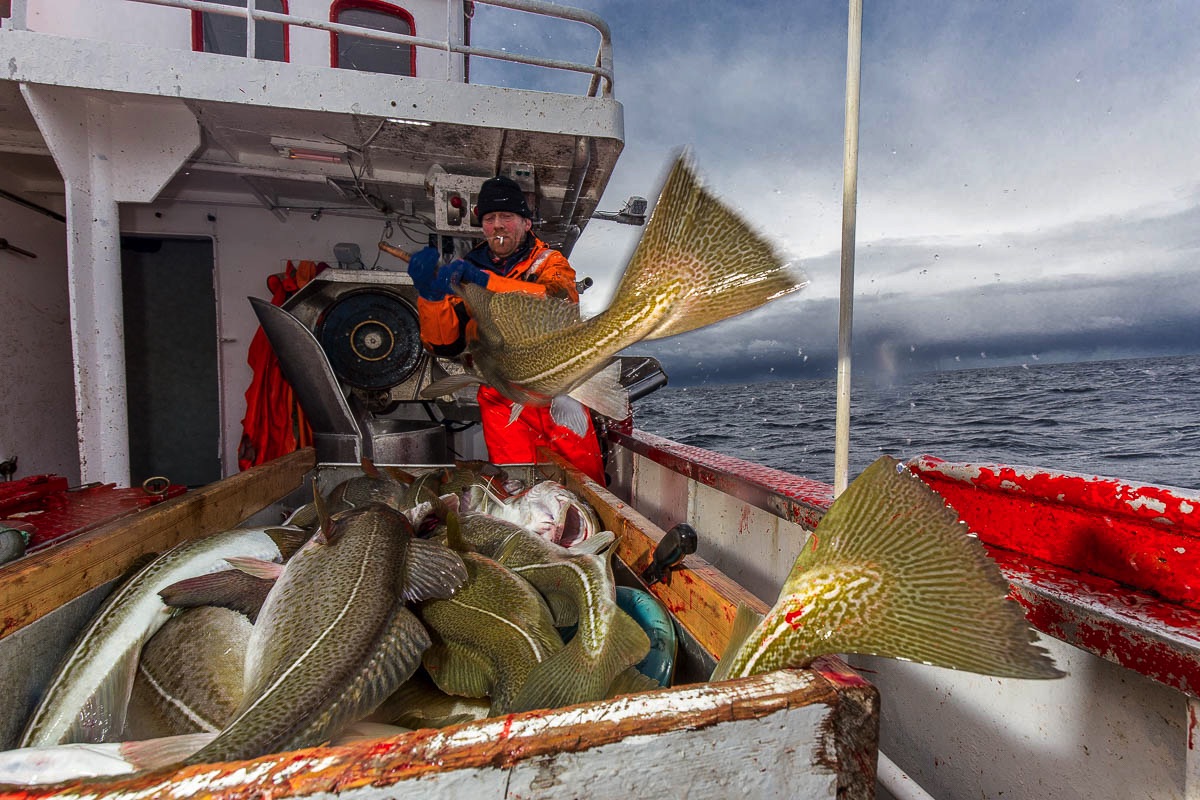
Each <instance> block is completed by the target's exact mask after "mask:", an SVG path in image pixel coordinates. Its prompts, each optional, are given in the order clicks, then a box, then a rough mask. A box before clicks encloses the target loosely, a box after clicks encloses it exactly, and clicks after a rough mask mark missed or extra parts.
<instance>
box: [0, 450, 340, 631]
mask: <svg viewBox="0 0 1200 800" xmlns="http://www.w3.org/2000/svg"><path fill="white" fill-rule="evenodd" d="M314 466H316V454H315V451H314V450H313V449H312V448H305V449H303V450H299V451H297V452H295V453H291V454H289V455H286V456H283V457H281V458H277V459H275V460H274V461H271V462H270V463H268V464H263V465H262V466H259V467H254V468H253V469H249V470H247V471H245V472H242V473H239V474H237V475H233V476H230V477H228V478H225V479H224V480H220V481H217V482H216V483H213V484H210V485H208V486H205V487H204V488H202V489H198V490H196V491H194V492H188V493H187V494H184V495H181V496H179V497H176V498H174V499H172V500H167V501H165V502H163V503H159V504H158V505H155V506H152V507H150V508H148V509H146V510H144V511H141V512H139V513H137V514H134V515H131V516H126V517H122V518H121V519H118V520H114V521H112V522H110V523H108V524H107V525H103V526H101V527H98V528H96V529H95V530H92V531H88V532H87V533H83V534H80V535H79V536H77V537H75V538H73V539H69V540H67V541H65V542H63V543H62V544H61V545H57V546H55V547H52V548H49V549H48V550H44V551H41V552H38V553H33V554H31V555H28V556H26V557H24V558H21V559H18V560H17V561H13V562H11V563H9V564H6V565H4V566H3V567H0V586H3V587H4V594H3V597H0V638H3V637H5V636H7V635H8V634H10V633H12V632H13V631H15V630H18V629H20V628H22V627H24V626H26V625H28V624H29V623H31V622H34V621H35V620H37V619H39V618H41V617H42V616H43V615H45V614H47V613H49V612H51V611H53V610H54V609H56V608H58V607H59V606H61V605H63V604H64V603H66V602H68V601H69V600H72V599H74V598H76V597H78V596H79V595H81V594H83V593H84V592H87V591H89V590H91V589H94V588H95V587H97V586H100V585H101V584H104V583H106V582H108V581H110V580H112V579H114V578H117V577H119V576H120V575H121V574H123V573H124V572H125V571H126V570H127V569H129V567H130V566H131V565H132V564H133V563H134V562H135V561H136V560H137V559H138V558H139V557H141V556H142V555H144V554H146V553H155V552H162V551H164V550H167V549H169V548H171V547H174V546H175V545H177V544H179V543H180V542H182V541H185V540H187V539H194V538H196V537H198V536H204V535H206V534H209V533H215V532H217V531H221V530H226V529H229V528H232V527H235V526H236V525H238V523H240V522H241V521H242V520H243V519H245V518H246V517H248V516H250V515H251V514H253V513H254V512H256V511H258V510H259V509H261V508H264V507H265V506H267V505H269V504H271V503H272V502H274V501H275V500H277V499H278V498H279V497H281V496H283V495H284V494H285V493H287V492H288V491H290V490H292V489H294V488H296V486H298V485H299V483H300V481H301V479H302V478H303V477H304V474H305V473H306V472H308V471H309V470H310V469H312V468H313V467H314Z"/></svg>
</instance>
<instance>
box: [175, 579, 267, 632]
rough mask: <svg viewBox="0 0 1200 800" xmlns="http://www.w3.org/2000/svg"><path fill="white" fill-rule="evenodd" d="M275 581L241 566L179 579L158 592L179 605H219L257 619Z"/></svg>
mask: <svg viewBox="0 0 1200 800" xmlns="http://www.w3.org/2000/svg"><path fill="white" fill-rule="evenodd" d="M277 566H278V565H277ZM274 585H275V581H274V580H272V579H267V578H261V577H255V576H254V575H251V574H250V573H248V572H243V571H242V570H240V569H226V570H222V571H220V572H210V573H208V574H206V575H197V576H196V577H194V578H186V579H184V580H182V581H177V582H176V583H173V584H171V585H170V586H166V587H164V588H162V589H161V590H159V592H158V596H159V597H161V598H162V601H163V602H164V603H166V604H167V605H169V606H173V607H175V608H196V607H198V606H219V607H220V608H228V609H230V610H232V611H240V612H241V613H243V614H245V615H246V616H247V617H249V618H250V621H251V622H254V621H255V619H256V618H257V617H258V612H259V609H261V608H262V604H263V601H264V600H266V599H267V593H268V592H270V591H271V587H272V586H274Z"/></svg>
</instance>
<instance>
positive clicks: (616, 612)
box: [459, 514, 650, 711]
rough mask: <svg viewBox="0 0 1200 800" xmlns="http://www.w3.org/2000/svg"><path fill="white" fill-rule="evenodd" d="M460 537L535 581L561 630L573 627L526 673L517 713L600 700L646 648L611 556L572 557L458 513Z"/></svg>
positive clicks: (504, 526)
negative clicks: (622, 599) (619, 592)
mask: <svg viewBox="0 0 1200 800" xmlns="http://www.w3.org/2000/svg"><path fill="white" fill-rule="evenodd" d="M459 525H460V530H461V532H462V537H463V539H465V540H466V542H467V543H468V544H469V545H470V546H471V547H474V548H475V549H477V550H478V551H479V552H481V553H483V554H484V555H486V556H489V557H491V558H494V559H495V560H496V561H499V562H500V563H501V564H503V565H504V566H506V567H508V568H509V569H511V570H512V571H513V572H515V573H516V574H517V575H519V576H521V577H522V578H524V579H525V580H527V581H529V582H530V583H531V584H533V586H534V588H536V589H537V590H538V592H540V593H541V595H542V596H543V597H544V598H545V599H546V602H547V604H548V605H549V607H550V610H551V613H552V614H553V615H554V624H555V625H557V626H559V627H564V626H568V625H575V624H577V625H578V626H579V627H578V630H577V632H576V634H575V636H574V637H573V638H572V639H571V641H570V642H569V643H568V644H567V646H566V647H564V648H563V649H562V650H560V651H559V652H557V653H555V654H554V655H552V656H551V657H549V658H547V659H546V660H544V661H542V662H541V663H539V664H538V665H537V666H535V667H534V668H533V669H532V670H530V674H529V677H528V678H527V679H526V681H525V684H524V686H523V687H522V688H521V692H520V693H519V695H518V696H517V698H516V699H515V700H514V701H513V710H514V711H528V710H530V709H534V708H555V707H558V706H564V705H570V704H573V703H582V702H586V701H588V700H598V699H602V698H603V697H605V695H606V692H607V691H608V687H609V686H610V685H611V684H612V681H613V679H614V678H615V677H616V676H617V675H618V674H619V673H620V672H621V671H623V670H625V669H627V668H628V667H631V666H633V665H635V664H637V663H638V662H639V661H641V660H642V659H643V658H645V657H646V653H648V652H649V651H650V640H649V638H648V637H647V636H646V633H645V631H643V630H642V629H641V626H639V625H638V624H637V623H636V622H634V620H633V619H632V618H631V617H630V616H629V615H628V614H626V613H625V612H624V611H622V610H621V609H620V608H619V607H618V606H617V603H616V585H615V583H614V581H613V576H612V568H611V566H610V564H609V558H610V556H609V555H605V556H598V555H590V554H576V553H572V552H570V551H569V550H567V549H566V548H564V547H560V546H558V545H556V544H554V543H552V542H548V541H546V540H545V539H543V538H542V537H540V536H538V535H537V534H535V533H532V532H530V531H527V530H525V529H524V528H522V527H520V526H519V525H514V524H513V523H511V522H507V521H505V520H502V519H498V518H496V517H492V516H489V515H487V514H461V515H459Z"/></svg>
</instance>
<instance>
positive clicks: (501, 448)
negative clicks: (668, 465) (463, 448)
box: [417, 233, 605, 486]
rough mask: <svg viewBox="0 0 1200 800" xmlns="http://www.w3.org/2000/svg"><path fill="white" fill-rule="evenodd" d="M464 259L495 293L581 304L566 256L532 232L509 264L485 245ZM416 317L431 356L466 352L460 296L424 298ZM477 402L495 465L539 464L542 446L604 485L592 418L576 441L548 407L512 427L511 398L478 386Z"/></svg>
mask: <svg viewBox="0 0 1200 800" xmlns="http://www.w3.org/2000/svg"><path fill="white" fill-rule="evenodd" d="M465 260H466V261H468V262H470V263H471V264H474V265H475V266H477V267H479V268H480V269H486V270H488V271H489V272H491V273H492V275H491V277H489V278H488V287H487V288H488V289H489V290H491V291H493V292H526V293H528V294H533V295H539V296H546V295H549V296H552V297H564V298H567V299H569V300H571V302H573V303H578V302H579V291H578V290H577V289H576V287H575V270H574V269H573V268H572V267H571V265H570V263H569V262H568V261H567V257H566V256H564V255H563V254H562V253H560V252H558V251H557V250H553V249H551V248H550V247H549V246H548V245H546V243H545V242H543V241H541V240H540V239H538V238H537V237H536V236H534V235H533V234H532V233H529V234H526V242H525V244H524V245H523V246H522V247H521V248H519V249H518V250H517V252H516V253H514V254H513V255H511V256H509V257H508V258H507V259H502V260H493V258H492V256H491V252H490V251H489V250H488V247H487V243H486V242H484V243H482V244H480V245H479V246H477V247H476V248H475V249H474V250H472V251H471V252H470V253H468V254H467V257H466V259H465ZM417 313H418V316H419V317H420V321H421V341H422V342H423V343H424V345H425V347H426V348H427V349H428V350H429V351H430V352H432V353H434V354H435V355H438V356H442V357H444V358H453V357H455V356H458V355H459V354H460V353H462V351H463V350H464V349H465V347H466V343H467V339H468V334H469V333H473V331H470V330H469V329H470V328H471V327H472V326H473V325H474V322H473V321H472V320H471V319H470V318H469V317H468V315H467V311H466V307H465V306H464V305H463V302H462V298H460V297H458V296H457V295H448V296H447V297H446V298H445V299H443V300H426V299H425V298H423V297H420V298H418V299H417ZM477 398H478V400H479V411H480V416H481V418H482V422H483V441H484V443H485V444H486V445H487V449H488V458H490V459H491V460H492V461H493V462H494V463H497V464H531V463H536V462H537V449H538V447H547V448H549V449H550V450H551V451H552V452H555V453H558V454H559V455H561V456H563V458H565V459H566V460H567V461H569V462H570V463H571V464H573V465H575V466H576V467H577V468H578V469H580V470H581V471H583V472H584V473H585V474H587V475H588V476H589V477H590V478H592V480H594V481H596V482H598V483H599V484H600V485H601V486H603V485H604V483H605V481H604V463H603V459H602V457H601V455H600V442H599V440H598V439H597V438H596V432H595V430H594V429H593V428H592V423H591V418H590V416H589V418H588V429H587V431H585V432H584V435H583V436H576V435H575V433H574V432H573V431H571V430H570V429H568V428H564V427H563V426H561V425H559V424H557V423H556V422H554V420H552V419H551V418H550V408H549V406H546V407H537V406H526V407H525V408H524V409H523V410H522V411H521V416H520V417H518V418H517V420H515V421H514V422H513V423H512V424H509V418H510V415H511V411H512V402H511V401H510V400H509V399H508V398H506V397H504V396H503V395H502V394H500V393H499V392H498V391H496V390H495V389H493V388H492V387H490V386H481V387H479V393H478V395H477Z"/></svg>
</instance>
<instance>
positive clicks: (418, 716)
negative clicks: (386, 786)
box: [367, 645, 491, 730]
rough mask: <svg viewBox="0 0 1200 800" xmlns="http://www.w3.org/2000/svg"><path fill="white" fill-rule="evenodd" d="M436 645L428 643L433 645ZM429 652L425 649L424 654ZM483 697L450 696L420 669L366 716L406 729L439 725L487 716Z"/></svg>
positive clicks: (488, 702) (487, 711) (488, 707)
mask: <svg viewBox="0 0 1200 800" xmlns="http://www.w3.org/2000/svg"><path fill="white" fill-rule="evenodd" d="M435 646H436V645H431V647H435ZM428 652H429V651H428V650H427V651H426V653H428ZM490 710H491V702H490V701H489V700H487V699H479V698H465V697H454V696H451V695H449V694H447V693H446V692H443V691H442V690H441V689H439V688H438V687H437V684H435V683H434V682H433V679H432V678H430V677H429V673H428V672H426V671H425V670H424V669H418V670H417V671H416V672H415V673H413V676H412V677H411V678H409V679H408V680H407V681H405V682H404V684H403V685H402V686H401V687H400V688H399V689H397V690H396V691H394V692H392V694H391V696H390V697H388V699H387V700H385V701H383V703H382V704H380V706H379V708H377V709H375V711H373V712H372V713H371V715H370V716H369V717H367V719H368V720H369V721H371V722H384V723H388V724H391V725H402V726H404V727H406V728H412V729H414V730H415V729H417V728H443V727H445V726H447V725H456V724H458V723H459V722H467V721H470V720H476V719H483V718H484V717H487V716H489V715H490Z"/></svg>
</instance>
